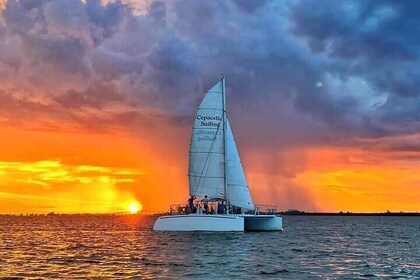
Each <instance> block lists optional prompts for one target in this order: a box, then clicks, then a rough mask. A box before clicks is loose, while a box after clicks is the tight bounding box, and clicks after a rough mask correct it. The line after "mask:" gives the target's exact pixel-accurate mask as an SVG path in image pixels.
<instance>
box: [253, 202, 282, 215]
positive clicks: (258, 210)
mask: <svg viewBox="0 0 420 280" xmlns="http://www.w3.org/2000/svg"><path fill="white" fill-rule="evenodd" d="M251 212H252V211H251ZM247 213H248V212H247ZM276 213H277V207H276V206H275V205H262V204H256V205H255V210H254V211H253V213H249V214H255V215H274V214H276Z"/></svg>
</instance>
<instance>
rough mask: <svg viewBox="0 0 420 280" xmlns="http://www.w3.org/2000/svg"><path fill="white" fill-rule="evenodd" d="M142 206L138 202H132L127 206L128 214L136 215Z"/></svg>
mask: <svg viewBox="0 0 420 280" xmlns="http://www.w3.org/2000/svg"><path fill="white" fill-rule="evenodd" d="M141 209H142V206H141V205H140V204H139V203H138V202H133V203H130V204H129V205H128V212H129V213H130V214H136V213H138V212H139V211H141Z"/></svg>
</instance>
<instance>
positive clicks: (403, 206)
mask: <svg viewBox="0 0 420 280" xmlns="http://www.w3.org/2000/svg"><path fill="white" fill-rule="evenodd" d="M163 131H165V133H163V135H162V134H160V136H162V137H163V138H164V139H167V141H158V140H155V139H159V134H156V135H154V136H153V137H152V138H150V139H149V140H147V138H146V139H142V135H141V134H135V133H134V134H133V133H128V132H123V131H119V132H102V133H89V132H84V131H78V132H77V131H71V132H65V131H61V132H59V131H38V130H28V129H26V130H17V129H13V128H3V129H2V130H1V132H0V149H1V153H0V154H1V158H0V201H1V203H0V213H48V212H64V213H73V212H120V211H126V210H127V207H128V205H129V204H130V203H132V202H135V201H138V202H139V203H141V204H142V205H143V209H144V210H146V211H154V210H165V209H166V208H167V206H168V205H169V204H171V203H183V202H184V200H185V199H186V197H187V176H186V174H187V147H188V141H189V135H188V134H189V131H188V127H187V126H185V127H179V128H176V129H173V130H172V131H171V129H169V127H166V129H164V130H163ZM155 132H157V130H156V131H155ZM181 135H183V136H182V137H177V136H181ZM173 147H176V148H175V149H174V148H173ZM243 154H244V156H243V161H244V166H245V169H246V173H247V177H248V181H249V184H250V186H251V190H252V194H253V196H254V199H255V201H256V202H257V203H260V204H276V205H277V207H278V208H279V209H281V210H287V209H289V208H297V209H303V210H307V211H334V212H336V211H353V212H383V211H386V210H390V211H418V207H419V204H418V201H420V193H419V190H418V187H417V186H418V185H419V184H420V173H419V172H416V171H417V170H418V167H417V165H415V164H411V165H410V164H409V163H407V162H405V161H401V160H398V159H384V158H383V157H381V153H380V152H375V151H371V152H366V151H360V150H357V149H345V148H341V149H340V148H331V147H325V148H313V149H307V150H293V149H290V150H289V151H287V152H286V153H284V152H279V153H277V154H276V153H274V154H273V153H271V154H270V155H265V154H253V153H252V152H249V151H244V153H243ZM395 156H397V155H394V157H395ZM399 156H403V155H399ZM279 158H281V160H280V161H279V160H278V159H279ZM375 160H383V161H385V162H384V163H383V164H376V163H375ZM369 161H370V162H369ZM277 164H278V166H277ZM267 166H271V167H270V168H271V169H272V170H267ZM282 166H287V168H290V169H293V168H298V169H301V170H300V171H299V170H290V174H288V170H285V169H284V168H282ZM276 169H278V172H276V171H275V170H276ZM273 170H274V172H273Z"/></svg>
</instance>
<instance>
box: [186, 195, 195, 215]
mask: <svg viewBox="0 0 420 280" xmlns="http://www.w3.org/2000/svg"><path fill="white" fill-rule="evenodd" d="M194 199H196V197H195V196H193V195H192V196H191V197H190V198H188V213H193V212H194Z"/></svg>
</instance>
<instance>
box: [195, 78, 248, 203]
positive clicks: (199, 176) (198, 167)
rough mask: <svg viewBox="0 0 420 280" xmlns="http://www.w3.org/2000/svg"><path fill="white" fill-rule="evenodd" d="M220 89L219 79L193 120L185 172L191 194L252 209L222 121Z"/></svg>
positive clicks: (243, 177)
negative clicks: (187, 164) (187, 167)
mask: <svg viewBox="0 0 420 280" xmlns="http://www.w3.org/2000/svg"><path fill="white" fill-rule="evenodd" d="M223 87H224V83H223V80H222V81H220V82H219V83H217V84H216V85H215V86H213V87H212V88H211V89H210V90H209V91H208V92H207V93H206V95H205V97H204V99H203V101H202V102H201V104H200V106H199V109H198V112H197V115H196V118H195V121H194V126H193V134H192V137H191V145H190V156H189V170H188V177H189V189H190V194H191V195H196V196H200V197H203V196H204V195H207V196H208V197H209V198H223V199H227V200H228V201H229V203H230V204H232V205H235V206H238V207H242V208H244V209H254V203H253V202H252V198H251V194H250V192H249V188H248V185H247V182H246V179H245V174H244V171H243V168H242V164H241V161H240V158H239V153H238V150H237V148H236V144H235V140H234V138H233V134H232V130H231V128H230V124H229V121H228V119H227V118H226V123H224V120H223V115H224V114H223V110H224V88H223ZM225 128H226V133H224V129H225ZM224 137H226V139H224ZM225 140H226V141H225ZM225 153H226V164H225ZM225 166H226V173H225ZM225 182H226V186H225ZM225 187H226V193H225Z"/></svg>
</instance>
